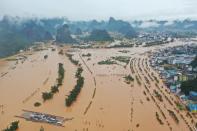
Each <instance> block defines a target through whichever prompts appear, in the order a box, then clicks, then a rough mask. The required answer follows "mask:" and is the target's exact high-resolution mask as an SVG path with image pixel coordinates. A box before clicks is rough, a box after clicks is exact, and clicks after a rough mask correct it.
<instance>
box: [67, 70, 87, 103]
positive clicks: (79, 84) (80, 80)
mask: <svg viewBox="0 0 197 131" xmlns="http://www.w3.org/2000/svg"><path fill="white" fill-rule="evenodd" d="M82 72H83V69H82V67H79V68H78V69H77V72H76V74H75V77H76V78H77V84H76V85H75V87H74V89H73V90H72V91H71V92H70V94H69V96H68V97H67V98H66V99H65V105H66V106H67V107H69V106H71V105H72V103H73V102H74V101H76V99H77V96H78V94H79V93H80V91H81V89H82V87H83V85H84V77H82V76H81V73H82Z"/></svg>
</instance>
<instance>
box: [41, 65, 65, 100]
mask: <svg viewBox="0 0 197 131" xmlns="http://www.w3.org/2000/svg"><path fill="white" fill-rule="evenodd" d="M64 72H65V70H64V67H63V64H62V63H59V69H58V78H57V84H55V85H54V86H51V91H50V92H43V93H42V98H43V100H44V101H46V100H49V99H52V98H53V95H54V94H55V93H57V92H59V87H60V86H61V85H62V83H63V79H64Z"/></svg>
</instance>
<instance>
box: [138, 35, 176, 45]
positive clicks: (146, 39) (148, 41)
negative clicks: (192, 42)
mask: <svg viewBox="0 0 197 131" xmlns="http://www.w3.org/2000/svg"><path fill="white" fill-rule="evenodd" d="M172 41H173V38H172V37H171V36H170V35H169V34H166V33H163V32H151V33H146V32H144V33H141V34H140V35H139V37H138V39H137V43H141V44H142V45H143V46H152V45H158V44H165V43H169V42H172Z"/></svg>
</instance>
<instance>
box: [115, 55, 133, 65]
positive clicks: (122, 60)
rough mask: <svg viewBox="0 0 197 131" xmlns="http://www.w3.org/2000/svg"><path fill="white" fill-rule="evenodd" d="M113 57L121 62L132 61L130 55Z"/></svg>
mask: <svg viewBox="0 0 197 131" xmlns="http://www.w3.org/2000/svg"><path fill="white" fill-rule="evenodd" d="M111 58H112V59H114V60H117V61H119V62H123V63H126V64H128V63H129V61H130V57H128V56H116V57H111Z"/></svg>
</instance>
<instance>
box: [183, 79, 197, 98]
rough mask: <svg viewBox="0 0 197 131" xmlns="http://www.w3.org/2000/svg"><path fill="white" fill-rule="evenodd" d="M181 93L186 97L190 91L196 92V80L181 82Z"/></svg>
mask: <svg viewBox="0 0 197 131" xmlns="http://www.w3.org/2000/svg"><path fill="white" fill-rule="evenodd" d="M181 91H182V92H183V93H185V94H186V95H188V94H189V92H190V91H197V78H196V79H194V80H188V81H184V82H182V84H181Z"/></svg>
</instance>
